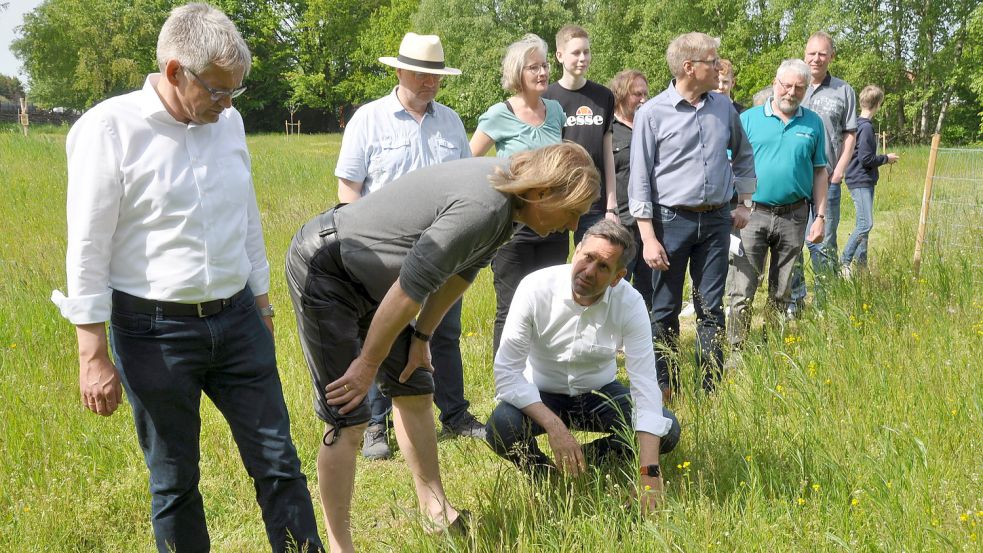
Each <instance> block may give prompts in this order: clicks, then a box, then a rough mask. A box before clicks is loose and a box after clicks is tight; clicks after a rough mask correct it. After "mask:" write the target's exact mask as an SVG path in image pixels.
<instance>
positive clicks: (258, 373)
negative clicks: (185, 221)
mask: <svg viewBox="0 0 983 553" xmlns="http://www.w3.org/2000/svg"><path fill="white" fill-rule="evenodd" d="M110 339H111V341H112V349H113V356H114V357H115V360H116V365H117V367H118V368H119V371H120V376H121V377H122V381H123V386H124V387H125V389H126V395H127V398H128V399H129V401H130V405H131V406H132V408H133V419H134V422H135V424H136V430H137V436H138V438H139V441H140V447H141V448H142V449H143V455H144V459H145V461H146V463H147V468H148V469H150V493H151V495H152V500H151V522H152V524H153V528H154V535H155V537H156V541H157V549H158V551H160V552H161V553H166V552H168V551H174V552H176V553H188V552H199V551H208V550H209V548H210V541H209V538H208V529H207V528H206V525H205V512H204V508H203V506H202V498H201V494H200V493H199V491H198V480H199V477H200V473H199V469H198V460H199V457H200V446H199V434H200V430H201V417H200V415H199V408H200V404H201V394H202V392H204V394H205V395H207V396H208V397H209V398H210V399H211V400H212V402H213V403H214V404H215V406H216V407H217V408H218V409H219V411H221V413H222V415H223V416H224V417H225V419H226V421H228V423H229V427H230V428H231V430H232V437H233V439H234V440H235V442H236V445H237V446H238V448H239V455H240V456H241V457H242V461H243V464H244V465H245V467H246V472H247V473H248V474H249V476H250V477H251V478H252V479H253V485H254V487H255V489H256V501H257V502H258V503H259V506H260V509H261V510H262V512H263V521H264V522H265V524H266V534H267V537H268V538H269V541H270V544H271V545H272V547H273V551H285V550H286V546H287V543H288V542H289V541H290V540H296V543H298V544H304V543H305V542H306V543H308V544H309V547H310V548H311V550H312V551H320V550H321V549H320V548H321V541H320V539H319V537H318V532H317V523H316V522H315V519H314V510H313V507H312V505H311V495H310V491H309V490H308V488H307V479H306V478H305V477H304V474H303V473H302V472H301V470H300V460H299V459H298V458H297V452H296V450H295V449H294V445H293V442H292V441H291V438H290V418H289V416H288V414H287V406H286V404H285V403H284V400H283V391H282V389H281V386H280V377H279V375H278V374H277V367H276V358H275V355H274V346H273V337H272V336H271V335H270V332H269V330H267V328H266V326H265V325H264V324H263V322H262V319H261V318H260V316H259V313H258V312H257V310H256V304H255V301H254V298H253V295H252V293H251V292H249V290H248V288H247V289H246V293H244V294H240V295H239V296H238V298H237V300H236V302H235V304H234V305H232V306H231V307H228V308H226V309H225V310H224V311H222V312H221V313H218V314H216V315H212V316H210V317H205V318H198V317H165V316H164V315H162V314H161V313H159V312H158V313H157V314H156V315H151V314H143V313H129V312H123V311H121V310H118V309H114V311H113V314H112V321H111V324H110ZM288 536H289V537H288Z"/></svg>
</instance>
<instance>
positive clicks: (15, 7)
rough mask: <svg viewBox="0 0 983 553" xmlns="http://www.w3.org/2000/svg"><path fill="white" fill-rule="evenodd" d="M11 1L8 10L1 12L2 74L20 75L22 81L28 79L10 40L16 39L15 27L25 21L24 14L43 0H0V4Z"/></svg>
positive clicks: (0, 47)
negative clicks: (23, 72) (11, 49)
mask: <svg viewBox="0 0 983 553" xmlns="http://www.w3.org/2000/svg"><path fill="white" fill-rule="evenodd" d="M6 2H9V5H8V6H7V11H5V12H0V74H3V75H13V76H15V77H19V78H20V80H21V82H24V81H26V80H27V79H26V78H25V77H24V75H22V74H21V72H20V69H21V67H20V62H19V61H18V60H17V58H15V57H14V55H13V54H11V53H10V42H11V41H12V40H14V27H18V26H20V24H21V23H23V22H24V14H25V13H28V12H31V11H33V10H34V8H36V7H37V6H38V5H40V4H41V2H43V0H0V4H2V3H6Z"/></svg>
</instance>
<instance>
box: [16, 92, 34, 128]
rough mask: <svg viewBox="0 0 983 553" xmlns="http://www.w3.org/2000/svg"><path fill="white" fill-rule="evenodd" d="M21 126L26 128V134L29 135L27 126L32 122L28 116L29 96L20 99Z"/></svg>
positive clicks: (19, 114)
mask: <svg viewBox="0 0 983 553" xmlns="http://www.w3.org/2000/svg"><path fill="white" fill-rule="evenodd" d="M17 115H18V116H19V117H18V119H19V120H20V126H21V128H23V129H24V136H27V126H28V125H30V124H31V122H30V121H29V120H28V117H27V96H24V97H23V98H21V99H20V113H18V114H17Z"/></svg>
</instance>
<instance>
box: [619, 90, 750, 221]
mask: <svg viewBox="0 0 983 553" xmlns="http://www.w3.org/2000/svg"><path fill="white" fill-rule="evenodd" d="M634 127H635V128H634V132H632V141H631V176H630V177H629V181H628V207H629V210H630V211H631V214H632V215H634V216H635V217H638V218H642V219H651V218H652V213H653V205H655V204H659V205H665V206H688V207H699V206H705V205H721V204H724V203H726V202H729V201H730V200H731V198H732V197H733V196H734V190H735V187H736V189H737V191H738V193H740V194H751V193H753V192H754V190H755V187H756V183H757V180H756V178H755V175H754V155H753V153H752V150H751V145H750V144H749V143H748V140H747V136H746V135H745V134H744V129H743V127H741V119H740V116H739V115H738V114H737V111H736V110H735V109H734V106H733V104H732V103H731V101H730V99H729V98H727V97H726V96H723V95H720V94H717V93H715V92H708V93H706V94H704V95H703V98H702V102H701V103H700V104H699V106H698V107H696V106H693V105H692V104H690V103H689V102H687V101H686V100H684V99H683V97H682V96H680V95H679V92H678V91H676V82H675V81H672V82H670V83H669V87H668V88H666V90H664V91H663V92H662V93H661V94H659V95H658V96H656V97H655V98H652V99H651V100H649V101H648V102H645V104H644V105H642V107H641V108H639V109H638V111H637V112H636V113H635V122H634ZM728 150H730V152H731V154H732V156H731V157H732V159H733V161H731V160H730V159H728V157H727V153H728Z"/></svg>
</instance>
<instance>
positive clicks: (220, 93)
mask: <svg viewBox="0 0 983 553" xmlns="http://www.w3.org/2000/svg"><path fill="white" fill-rule="evenodd" d="M184 70H185V71H187V72H188V73H191V76H192V77H194V78H195V80H196V81H198V84H200V85H201V86H202V88H204V89H205V90H207V91H208V93H209V94H211V98H212V101H213V102H218V101H219V100H221V99H223V98H225V97H228V98H230V99H231V98H235V97H237V96H239V95H241V94H242V93H243V92H245V91H246V87H245V86H237V87H235V88H233V89H232V90H219V89H217V88H212V87H210V86H208V85H207V84H205V81H203V80H201V77H199V76H198V74H197V73H195V72H194V71H192V70H190V69H188V68H187V67H185V68H184Z"/></svg>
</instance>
